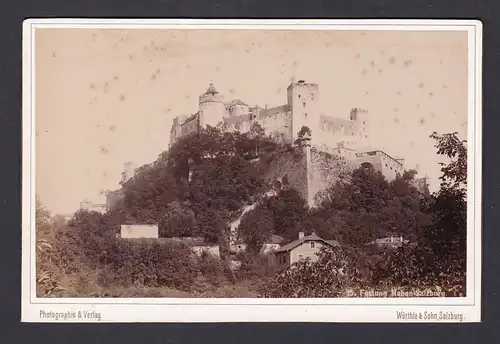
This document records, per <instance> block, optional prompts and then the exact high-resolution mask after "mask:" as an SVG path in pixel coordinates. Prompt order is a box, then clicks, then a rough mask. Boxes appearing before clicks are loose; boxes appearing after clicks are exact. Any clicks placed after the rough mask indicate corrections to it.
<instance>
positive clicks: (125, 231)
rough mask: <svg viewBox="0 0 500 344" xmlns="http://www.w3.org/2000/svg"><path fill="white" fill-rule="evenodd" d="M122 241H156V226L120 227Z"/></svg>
mask: <svg viewBox="0 0 500 344" xmlns="http://www.w3.org/2000/svg"><path fill="white" fill-rule="evenodd" d="M120 237H121V238H122V239H151V238H154V239H157V238H158V225H121V229H120Z"/></svg>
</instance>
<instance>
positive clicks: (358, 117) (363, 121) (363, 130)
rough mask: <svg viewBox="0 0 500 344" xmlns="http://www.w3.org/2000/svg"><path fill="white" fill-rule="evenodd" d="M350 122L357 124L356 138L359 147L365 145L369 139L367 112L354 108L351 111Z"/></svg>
mask: <svg viewBox="0 0 500 344" xmlns="http://www.w3.org/2000/svg"><path fill="white" fill-rule="evenodd" d="M351 121H355V122H356V123H357V128H358V138H359V143H360V144H361V145H366V144H367V142H368V140H369V139H370V130H369V129H370V122H369V116H368V111H367V110H365V109H359V108H354V109H352V110H351Z"/></svg>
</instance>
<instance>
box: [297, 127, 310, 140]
mask: <svg viewBox="0 0 500 344" xmlns="http://www.w3.org/2000/svg"><path fill="white" fill-rule="evenodd" d="M306 134H307V135H309V137H311V135H312V132H311V129H309V127H307V126H305V125H303V126H302V127H301V128H300V130H299V132H298V133H297V138H298V139H302V138H303V137H304V136H305V135H306Z"/></svg>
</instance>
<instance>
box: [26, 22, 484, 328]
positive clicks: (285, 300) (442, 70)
mask: <svg viewBox="0 0 500 344" xmlns="http://www.w3.org/2000/svg"><path fill="white" fill-rule="evenodd" d="M433 25H434V26H435V27H433ZM481 39H482V37H481V24H480V23H479V22H476V21H439V22H436V23H434V21H418V20H416V21H409V23H408V24H405V22H404V21H393V22H391V21H383V22H380V23H378V22H377V21H373V20H372V21H367V22H366V23H364V22H363V21H361V20H357V21H342V22H336V21H307V22H304V21H283V20H276V21H258V20H244V21H238V20H230V21H227V20H213V21H211V20H198V21H186V20H177V21H172V20H158V21H153V20H140V21H127V20H116V21H110V20H108V21H105V20H74V21H73V22H72V21H71V20H62V19H61V20H49V19H46V20H36V19H34V20H31V22H25V27H24V42H23V44H24V47H25V49H24V52H23V64H24V76H23V93H24V95H23V97H24V106H23V123H24V133H23V135H24V145H23V151H24V158H23V247H22V254H23V286H22V288H23V312H24V313H25V314H26V317H25V318H26V319H28V320H27V321H35V322H43V321H63V322H64V321H87V322H88V321H174V319H176V320H177V321H179V319H180V318H182V317H183V318H182V319H183V321H187V320H189V319H191V320H193V321H223V320H224V319H225V321H232V320H230V317H229V315H227V314H226V315H225V316H219V315H217V314H218V312H222V311H219V310H217V309H218V308H217V307H226V308H224V309H228V310H230V309H231V308H227V307H231V306H233V307H237V308H235V310H234V314H233V315H234V317H235V318H238V319H240V321H243V320H247V321H254V320H255V319H254V318H259V320H257V321H266V319H264V318H265V317H266V316H262V314H264V315H265V314H267V316H268V320H267V321H271V320H273V321H276V320H287V319H288V320H289V321H292V320H295V321H305V320H308V321H317V320H318V319H322V318H321V317H322V316H323V317H324V319H322V320H321V321H339V320H340V321H393V322H399V321H414V322H422V321H423V322H468V321H469V322H470V321H479V319H480V300H481V296H480V291H481V289H480V288H481V287H480V286H481V284H480V279H481V265H480V264H481V260H480V256H481V252H480V248H481V246H480V241H481V218H480V216H481V213H480V206H481V184H480V174H481V146H480V143H481V136H480V130H481V107H480V104H481V98H480V95H481V93H480V85H481V84H480V73H481V69H480V60H481V55H480V54H481V48H480V40H481ZM134 304H137V307H138V308H137V309H138V311H137V314H144V317H143V315H136V316H133V315H130V314H123V313H124V312H123V311H120V309H122V308H119V307H122V306H123V305H134ZM153 305H156V306H157V307H158V308H155V311H154V312H150V311H147V310H146V308H144V311H143V312H142V313H140V311H139V309H140V307H152V306H153ZM196 305H198V306H199V307H200V309H201V308H202V309H201V310H200V313H199V314H197V315H196V316H197V317H198V318H199V319H198V320H195V319H193V318H189V316H190V315H189V314H191V312H192V310H191V311H190V310H188V309H187V308H186V310H182V311H179V312H180V313H177V315H175V314H170V315H165V314H163V318H162V312H164V313H171V312H169V311H168V309H169V308H168V307H173V306H175V307H177V308H176V309H180V308H181V307H187V306H190V307H194V306H196ZM279 305H281V306H286V307H289V308H285V307H281V308H280V307H275V306H279ZM325 305H330V306H331V307H330V308H329V309H328V310H327V309H325V308H326V307H323V306H325ZM98 306H99V307H101V308H96V307H98ZM255 306H262V307H263V308H262V310H261V309H260V308H257V307H255ZM351 306H352V307H351ZM386 306H390V307H386ZM422 306H425V307H422ZM113 307H114V308H113ZM163 307H165V308H163ZM245 307H246V311H245ZM266 307H268V308H269V310H268V311H266ZM272 307H275V308H272ZM293 307H295V308H293ZM307 307H308V308H307ZM315 307H319V308H318V313H317V314H316V315H311V314H309V313H311V312H315ZM369 307H372V308H373V311H367V312H366V314H360V313H363V312H362V311H361V310H363V309H368V308H369ZM377 307H379V308H377ZM384 307H385V308H384ZM454 307H455V308H454ZM467 307H468V308H467ZM271 308H272V309H271ZM382 308H384V309H385V311H384V312H385V313H383V314H384V315H382V313H377V312H382ZM112 309H114V311H113V310H112ZM147 309H150V308H147ZM190 309H193V308H190ZM287 309H290V311H288V310H287ZM370 309H371V308H370ZM247 311H248V314H252V315H248V316H247V317H245V315H244V314H246V312H247ZM469 311H470V312H469ZM148 312H149V313H148ZM322 312H323V313H322ZM467 312H469V313H467ZM24 313H23V314H24ZM152 313H154V314H156V315H154V316H153V315H151V314H152ZM287 313H288V314H287ZM106 314H107V315H106ZM180 314H184V315H182V316H181V315H180ZM202 314H203V315H202ZM259 314H260V315H259ZM322 314H323V315H322ZM377 314H379V315H377ZM191 316H193V317H196V316H195V315H194V314H191ZM175 317H178V318H175ZM314 317H316V318H314Z"/></svg>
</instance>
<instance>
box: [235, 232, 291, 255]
mask: <svg viewBox="0 0 500 344" xmlns="http://www.w3.org/2000/svg"><path fill="white" fill-rule="evenodd" d="M284 240H285V239H283V238H282V237H280V236H279V235H274V234H273V235H271V236H270V237H269V238H267V239H266V240H265V241H264V243H263V244H262V248H261V250H260V251H261V252H262V253H271V252H274V251H276V250H278V249H279V248H280V247H281V243H282V242H283V241H284ZM247 247H248V245H247V244H246V243H245V242H243V241H242V240H237V241H235V242H234V243H233V244H231V246H230V251H231V253H236V254H237V253H240V252H245V251H246V250H247Z"/></svg>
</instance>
